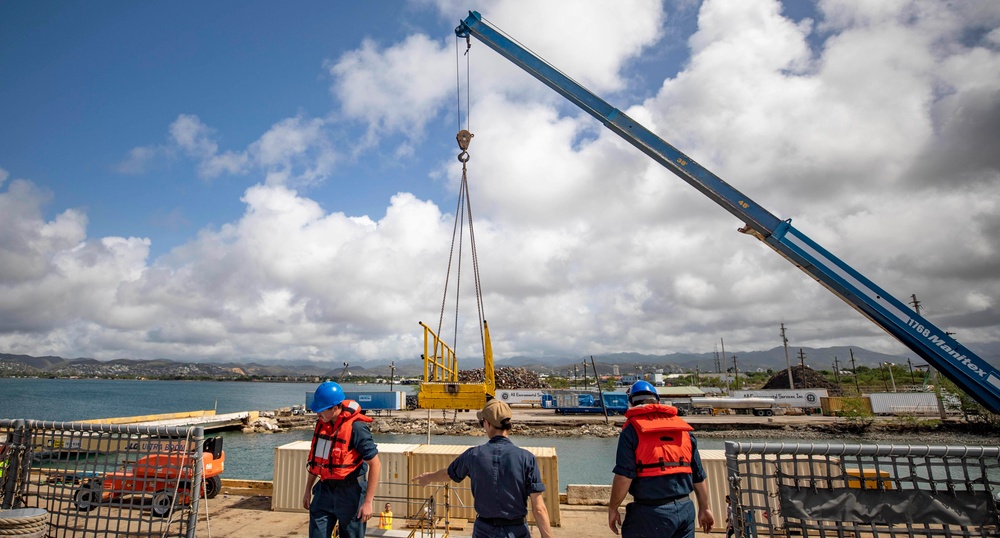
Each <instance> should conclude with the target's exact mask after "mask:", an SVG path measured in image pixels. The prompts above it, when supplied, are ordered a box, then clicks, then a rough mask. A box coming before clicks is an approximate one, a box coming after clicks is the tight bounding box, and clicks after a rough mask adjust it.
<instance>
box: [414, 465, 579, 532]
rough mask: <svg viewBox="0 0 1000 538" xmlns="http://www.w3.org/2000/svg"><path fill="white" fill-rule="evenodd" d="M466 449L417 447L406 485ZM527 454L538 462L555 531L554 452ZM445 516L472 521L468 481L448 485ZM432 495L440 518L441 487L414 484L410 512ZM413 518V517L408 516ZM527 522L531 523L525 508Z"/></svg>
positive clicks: (556, 467)
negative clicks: (446, 513) (447, 508)
mask: <svg viewBox="0 0 1000 538" xmlns="http://www.w3.org/2000/svg"><path fill="white" fill-rule="evenodd" d="M469 448H471V447H469V446H462V445H420V447H419V448H417V449H416V450H414V451H413V453H412V455H411V459H410V481H411V482H412V480H413V477H415V476H417V475H420V474H423V473H426V472H433V471H437V470H438V469H445V468H447V467H448V465H450V464H451V462H453V461H455V458H457V457H458V456H459V455H460V454H461V453H463V452H465V451H466V450H468V449H469ZM523 448H524V449H525V450H527V451H528V452H531V453H532V454H534V455H535V459H536V461H537V462H538V470H539V472H540V473H541V475H542V482H543V483H544V484H545V492H544V493H542V499H544V500H545V507H546V508H547V509H548V513H549V522H550V524H551V525H552V526H554V527H558V526H559V524H560V517H559V461H558V457H557V456H556V449H555V448H552V447H523ZM448 485H449V486H450V487H449V495H448V497H449V501H448V505H449V514H450V517H451V519H456V518H460V519H467V520H469V521H470V522H471V521H473V520H475V519H476V511H475V509H474V508H473V498H472V489H471V486H470V485H469V479H468V478H466V479H465V480H463V481H461V482H459V483H457V484H456V483H454V482H449V483H448ZM432 495H433V497H434V502H435V503H436V505H437V517H438V518H442V517H444V510H445V498H444V487H443V484H431V485H429V486H427V487H420V486H418V485H416V484H412V485H411V486H410V497H411V499H412V501H413V505H412V506H413V509H419V508H420V506H421V505H420V504H419V502H420V501H422V500H426V499H428V498H429V497H431V496H432ZM411 515H413V514H411ZM528 520H529V521H534V517H533V516H532V514H531V510H530V507H529V510H528Z"/></svg>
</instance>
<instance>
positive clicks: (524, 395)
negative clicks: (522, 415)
mask: <svg viewBox="0 0 1000 538" xmlns="http://www.w3.org/2000/svg"><path fill="white" fill-rule="evenodd" d="M497 398H498V399H500V401H502V402H506V403H507V405H530V406H532V407H534V406H536V405H538V406H541V405H542V391H540V390H498V391H497Z"/></svg>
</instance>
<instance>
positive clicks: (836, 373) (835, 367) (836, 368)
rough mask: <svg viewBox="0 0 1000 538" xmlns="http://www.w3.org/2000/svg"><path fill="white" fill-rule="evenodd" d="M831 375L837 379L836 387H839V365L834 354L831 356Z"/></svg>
mask: <svg viewBox="0 0 1000 538" xmlns="http://www.w3.org/2000/svg"><path fill="white" fill-rule="evenodd" d="M833 377H834V378H836V379H837V388H840V365H839V364H838V363H837V356H836V355H834V356H833Z"/></svg>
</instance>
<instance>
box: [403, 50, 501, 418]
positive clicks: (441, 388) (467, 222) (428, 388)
mask: <svg viewBox="0 0 1000 538" xmlns="http://www.w3.org/2000/svg"><path fill="white" fill-rule="evenodd" d="M457 43H458V41H457V40H456V48H455V52H456V64H457V65H456V73H458V72H459V69H458V67H459V66H460V65H461V63H460V61H459V53H458V50H459V49H458V44H457ZM465 56H466V60H467V61H468V43H467V47H466V51H465ZM466 75H467V79H466V80H467V82H466V86H465V87H466V104H467V110H468V87H469V84H468V68H467V69H466ZM456 79H457V86H458V92H457V94H458V107H457V108H458V113H457V117H458V122H459V132H458V135H456V137H455V138H456V140H457V141H458V147H459V150H460V153H459V154H458V161H459V162H461V163H462V180H461V183H460V185H459V192H458V204H457V207H456V209H455V224H454V226H453V228H452V236H451V250H450V252H449V255H448V269H447V271H446V273H445V283H444V294H443V296H442V298H441V313H440V315H439V317H438V325H437V331H436V332H435V331H434V330H433V329H431V328H430V327H429V326H427V325H426V324H424V323H423V322H420V326H421V327H423V329H424V348H423V355H422V358H423V361H424V377H423V382H422V383H421V384H420V393H419V394H418V396H417V402H418V406H419V407H420V408H423V409H455V410H459V409H481V408H482V407H483V406H484V405H485V404H486V400H487V398H492V397H493V396H494V395H495V393H496V382H495V374H494V371H493V348H492V345H491V343H490V331H489V327H488V325H487V324H486V313H485V310H484V308H483V291H482V281H481V280H480V276H479V256H478V253H477V251H476V236H475V228H474V227H473V219H472V202H471V198H470V196H469V178H468V167H467V163H468V162H469V159H470V157H469V152H468V149H469V144H470V143H471V142H472V137H473V136H474V135H473V134H472V133H471V132H470V131H469V130H468V128H462V125H461V123H462V110H461V108H462V106H461V103H462V91H461V76H460V75H459V76H457V77H456ZM465 118H466V122H467V125H466V127H468V122H469V114H468V113H466V115H465ZM466 227H468V232H467V235H468V239H469V254H470V256H471V258H472V260H471V261H472V278H473V284H474V288H475V296H476V312H477V314H478V320H477V321H478V326H479V338H480V342H481V344H482V347H483V380H482V381H479V380H478V379H477V380H467V381H465V382H463V381H461V380H460V379H459V369H458V358H457V356H456V354H455V349H456V348H457V347H458V330H459V303H460V301H459V299H460V291H461V287H462V265H463V263H462V262H463V254H464V251H463V245H464V242H465V241H464V239H465V236H466ZM453 270H454V275H455V282H454V289H455V297H454V302H455V311H454V320H453V321H454V333H453V336H452V341H451V345H448V344H447V343H445V342H444V340H442V339H441V335H442V328H443V326H444V317H445V311H446V310H447V307H448V291H449V286H450V285H451V277H452V272H453Z"/></svg>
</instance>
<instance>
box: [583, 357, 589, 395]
mask: <svg viewBox="0 0 1000 538" xmlns="http://www.w3.org/2000/svg"><path fill="white" fill-rule="evenodd" d="M589 387H590V385H588V384H587V361H583V390H587V389H588V388H589Z"/></svg>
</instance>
